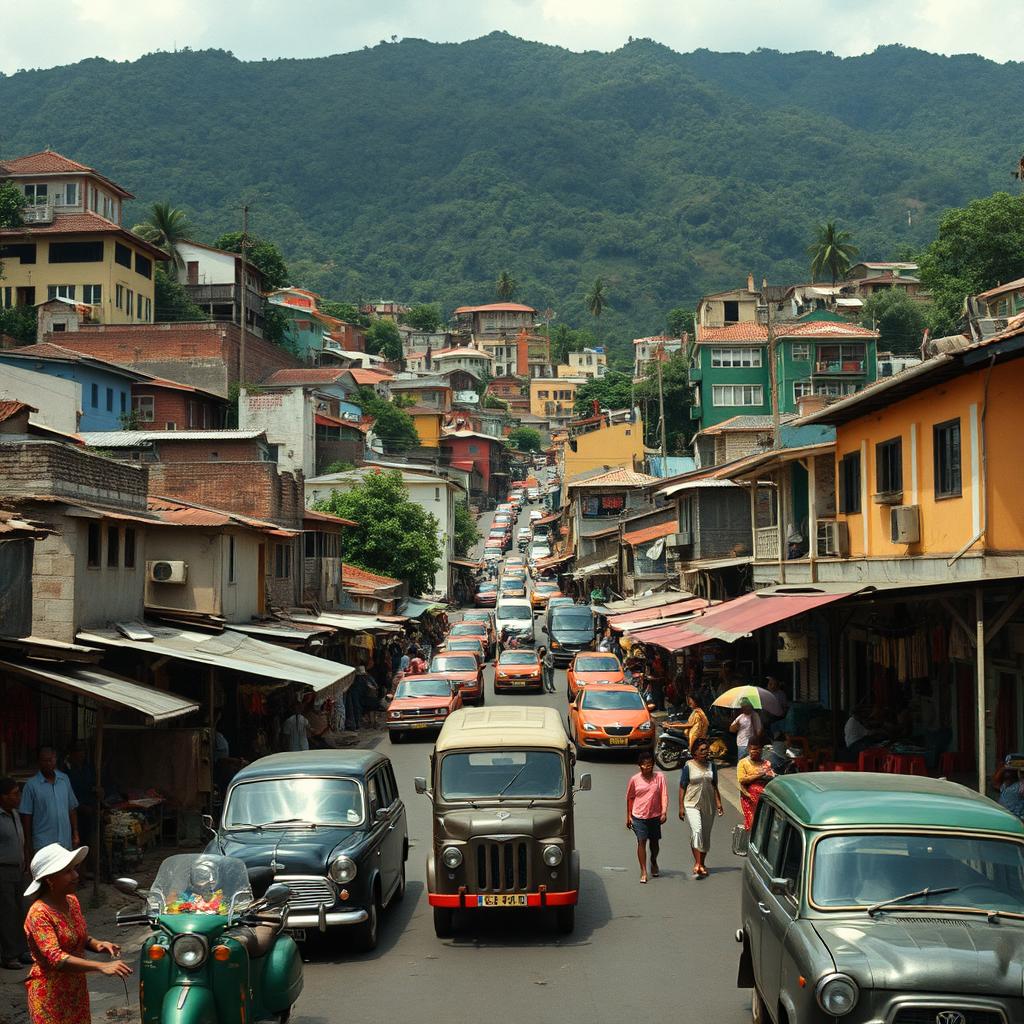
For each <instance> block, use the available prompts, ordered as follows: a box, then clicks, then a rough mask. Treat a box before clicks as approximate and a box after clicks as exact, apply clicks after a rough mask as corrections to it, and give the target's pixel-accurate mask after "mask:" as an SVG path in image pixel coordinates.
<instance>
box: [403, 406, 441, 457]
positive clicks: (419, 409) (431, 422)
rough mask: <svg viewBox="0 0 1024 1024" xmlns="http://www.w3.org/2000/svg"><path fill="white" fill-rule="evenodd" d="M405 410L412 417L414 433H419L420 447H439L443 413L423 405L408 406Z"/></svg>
mask: <svg viewBox="0 0 1024 1024" xmlns="http://www.w3.org/2000/svg"><path fill="white" fill-rule="evenodd" d="M405 411H406V412H407V413H408V414H409V415H410V416H411V417H412V422H413V426H415V428H416V433H417V434H419V435H420V447H422V448H437V447H439V446H440V442H441V424H442V423H443V422H444V416H445V414H444V413H443V412H441V410H439V409H428V408H427V407H426V406H423V405H413V406H409V407H408V408H407V409H406V410H405Z"/></svg>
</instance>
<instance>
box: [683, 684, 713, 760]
mask: <svg viewBox="0 0 1024 1024" xmlns="http://www.w3.org/2000/svg"><path fill="white" fill-rule="evenodd" d="M686 706H687V707H688V708H689V709H690V717H689V718H687V720H686V724H685V725H684V726H683V728H684V729H686V745H687V746H688V747H689V748H690V753H693V748H694V746H695V745H696V743H697V740H702V739H705V738H706V737H707V734H708V716H707V715H706V714H704V709H703V708H702V707H701V706H700V704H699V703H698V701H697V695H696V694H695V693H688V694H687V695H686Z"/></svg>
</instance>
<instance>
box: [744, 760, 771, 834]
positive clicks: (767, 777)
mask: <svg viewBox="0 0 1024 1024" xmlns="http://www.w3.org/2000/svg"><path fill="white" fill-rule="evenodd" d="M774 778H775V769H773V768H772V766H771V764H770V763H769V762H768V761H767V760H765V757H764V745H763V744H762V743H761V741H760V740H755V741H754V742H752V743H751V744H750V750H749V753H748V754H747V756H746V757H745V758H743V759H742V760H741V761H740V762H739V763H738V764H737V765H736V781H737V782H738V783H739V787H740V808H741V809H742V811H743V827H744V828H745V829H746V830H747V831H748V832H749V831H750V826H751V825H752V824H753V823H754V812H755V811H756V810H757V805H758V804H759V803H760V801H761V794H762V793H763V792H764V787H765V786H767V785H768V783H769V782H771V780H772V779H774Z"/></svg>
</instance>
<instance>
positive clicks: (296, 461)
mask: <svg viewBox="0 0 1024 1024" xmlns="http://www.w3.org/2000/svg"><path fill="white" fill-rule="evenodd" d="M315 409H316V399H315V397H314V396H313V394H312V393H310V392H306V391H304V390H303V389H302V388H280V389H276V390H273V391H247V390H243V391H242V392H241V394H240V395H239V397H238V426H239V427H240V428H241V429H242V430H265V431H266V434H267V440H268V441H269V442H270V443H271V444H276V445H278V450H277V464H278V466H279V467H280V468H281V469H282V470H285V471H287V472H289V473H294V472H296V471H301V472H302V473H303V474H305V475H306V476H313V475H314V474H315V473H316V464H315V460H316V435H315V423H314V413H315Z"/></svg>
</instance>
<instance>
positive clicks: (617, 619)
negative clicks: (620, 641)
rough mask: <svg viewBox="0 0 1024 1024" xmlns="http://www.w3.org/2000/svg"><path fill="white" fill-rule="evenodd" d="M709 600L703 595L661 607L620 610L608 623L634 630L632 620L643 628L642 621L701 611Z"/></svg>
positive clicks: (614, 626)
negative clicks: (629, 610) (628, 610)
mask: <svg viewBox="0 0 1024 1024" xmlns="http://www.w3.org/2000/svg"><path fill="white" fill-rule="evenodd" d="M707 606H708V602H707V601H705V600H704V598H703V597H690V598H687V599H686V600H685V601H675V602H674V603H673V604H664V605H662V606H661V607H660V608H648V609H646V610H644V609H635V610H634V611H631V612H620V613H619V614H618V615H612V616H610V617H609V619H608V625H609V626H611V627H612V629H615V630H619V629H628V630H630V631H631V632H632V629H633V627H631V626H630V623H631V622H635V623H637V627H636V628H638V629H639V628H642V627H641V626H640V623H644V624H645V625H648V626H650V625H652V624H653V621H652V620H654V619H674V618H675V617H676V616H678V615H685V614H686V613H687V612H696V611H700V610H701V609H702V608H707Z"/></svg>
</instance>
